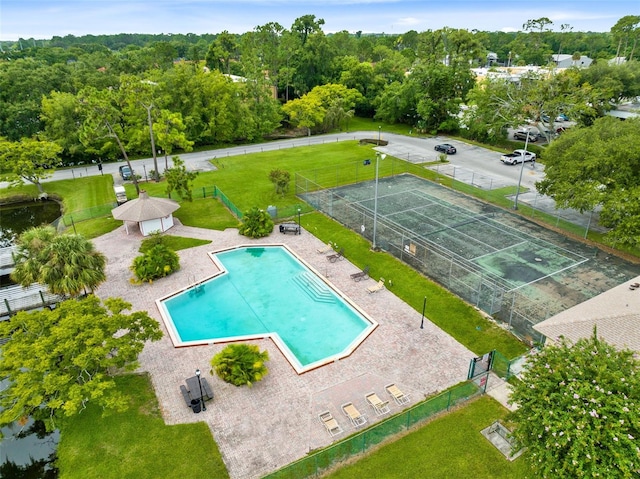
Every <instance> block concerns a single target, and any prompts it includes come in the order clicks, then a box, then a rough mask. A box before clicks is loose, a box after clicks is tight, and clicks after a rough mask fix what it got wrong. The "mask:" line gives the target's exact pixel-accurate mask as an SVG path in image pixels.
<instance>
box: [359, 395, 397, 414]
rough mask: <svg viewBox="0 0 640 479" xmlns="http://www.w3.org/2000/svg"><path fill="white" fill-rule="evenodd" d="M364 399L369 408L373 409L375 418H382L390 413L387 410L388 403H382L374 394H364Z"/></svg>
mask: <svg viewBox="0 0 640 479" xmlns="http://www.w3.org/2000/svg"><path fill="white" fill-rule="evenodd" d="M364 398H365V399H366V400H367V403H369V406H371V407H372V408H373V412H375V413H376V415H377V416H383V415H385V414H388V413H389V412H391V410H390V409H389V401H383V400H382V399H380V398H379V397H378V395H377V394H376V393H374V392H370V393H368V394H365V396H364Z"/></svg>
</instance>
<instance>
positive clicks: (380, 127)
mask: <svg viewBox="0 0 640 479" xmlns="http://www.w3.org/2000/svg"><path fill="white" fill-rule="evenodd" d="M381 132H382V125H378V146H380V133H381Z"/></svg>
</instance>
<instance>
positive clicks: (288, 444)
mask: <svg viewBox="0 0 640 479" xmlns="http://www.w3.org/2000/svg"><path fill="white" fill-rule="evenodd" d="M175 221H176V226H174V227H173V228H171V229H170V230H169V231H167V234H172V235H178V236H185V237H191V238H201V239H208V240H211V241H212V243H211V244H209V245H204V246H199V247H196V248H191V249H188V250H183V251H179V252H178V254H179V256H180V265H181V269H180V270H179V271H177V272H176V273H174V274H172V275H171V276H169V277H167V278H163V279H160V280H158V281H154V282H153V283H152V284H143V285H134V284H131V282H130V281H129V279H130V278H131V275H132V274H131V271H130V270H129V266H130V265H131V262H132V261H133V258H134V257H135V256H137V255H138V254H139V253H138V248H139V246H140V243H141V241H142V239H143V238H142V236H141V235H140V233H139V232H137V231H135V232H134V231H131V229H130V233H131V234H129V235H127V234H126V232H125V230H124V227H120V228H118V229H117V230H115V231H113V232H111V233H109V234H106V235H104V236H101V237H99V238H96V239H95V240H93V242H94V244H95V246H96V248H97V249H98V250H99V251H101V252H102V253H103V254H105V255H106V257H107V259H108V262H107V269H106V273H107V281H106V282H105V283H104V284H102V285H101V286H100V287H99V288H98V290H97V291H96V293H97V295H98V296H99V297H101V298H107V297H110V296H117V297H121V298H123V299H125V300H126V301H128V302H130V303H131V304H132V305H133V308H132V309H133V310H134V311H135V310H145V311H148V312H149V315H150V316H151V317H153V318H155V319H157V320H158V323H159V324H160V327H161V328H162V330H163V332H164V333H165V335H164V337H163V338H162V339H161V340H160V341H157V342H154V343H148V344H147V345H146V346H145V348H144V351H143V352H142V354H141V355H140V358H139V359H140V364H141V366H140V371H145V372H148V373H149V374H150V376H151V380H152V382H153V386H154V388H155V391H156V394H157V397H158V401H159V403H160V409H161V411H162V415H163V417H164V419H165V421H166V423H167V424H182V423H191V422H198V421H206V423H207V424H208V426H209V428H210V429H211V432H212V434H213V437H214V439H215V441H216V443H217V444H218V447H219V448H220V451H221V453H222V457H223V459H224V462H225V464H226V466H227V469H228V471H229V475H230V477H231V479H253V478H260V477H263V476H264V475H266V474H268V473H270V472H273V471H275V470H277V469H279V468H281V467H283V466H285V465H287V464H289V463H290V462H293V461H295V460H297V459H300V458H302V457H304V456H305V455H306V454H307V453H309V452H310V451H313V450H315V449H319V448H323V447H325V446H328V445H329V444H331V443H332V442H335V441H339V440H340V439H342V438H343V437H346V436H347V435H350V434H351V433H352V432H354V428H353V427H352V426H351V424H350V423H349V420H348V419H347V417H346V416H345V415H344V414H343V412H342V410H341V409H340V406H341V404H344V403H345V402H353V404H354V405H355V406H356V407H357V408H358V409H359V410H360V412H362V413H364V414H365V415H366V416H367V419H368V423H369V424H371V423H374V422H377V421H379V420H381V419H384V418H378V417H377V416H376V415H375V414H373V411H372V409H371V407H369V406H368V405H367V403H366V401H365V394H366V393H368V392H371V391H375V392H376V393H378V396H380V397H381V398H383V399H390V398H389V397H388V396H387V394H386V391H385V390H384V386H385V385H386V384H389V383H395V384H396V385H398V387H399V388H400V389H401V390H402V391H403V392H404V393H406V394H409V395H410V397H411V401H410V402H409V403H408V404H407V405H406V406H403V407H402V408H406V407H409V406H411V405H413V404H415V403H416V402H418V401H420V400H422V399H424V398H425V397H427V396H431V395H433V394H435V393H437V392H440V391H442V390H444V389H446V388H448V387H450V386H452V385H454V384H457V383H459V382H461V381H463V380H464V379H465V378H466V375H467V370H468V367H469V360H470V359H471V358H472V357H474V356H475V355H474V354H473V353H472V352H471V351H469V350H467V349H466V348H465V347H463V346H462V345H461V344H459V343H458V342H457V341H455V340H454V339H453V338H451V337H450V336H449V335H448V334H446V333H445V332H443V331H442V330H441V329H439V328H438V327H436V326H435V325H433V324H432V323H431V322H430V321H425V324H424V329H420V319H421V314H420V313H419V312H417V311H415V310H414V309H412V308H411V307H409V306H408V305H407V304H405V303H404V302H403V301H401V300H400V299H398V298H397V297H396V296H395V295H393V292H392V291H393V286H391V287H390V288H391V290H388V289H386V288H385V289H383V290H381V291H378V292H376V293H374V294H370V293H368V292H367V288H368V287H370V286H372V285H374V284H375V282H376V281H375V280H374V279H368V280H366V281H359V282H355V281H353V280H352V279H351V278H350V275H351V274H352V273H355V272H357V271H359V268H358V267H356V266H354V265H353V264H351V263H350V262H349V261H348V260H346V259H343V260H340V261H337V262H335V263H330V262H329V261H327V259H326V255H325V254H318V252H317V250H318V249H321V248H323V247H324V244H323V243H322V242H320V241H319V240H318V239H317V238H315V237H314V236H313V235H311V234H309V233H307V232H306V231H304V230H303V231H302V234H301V235H290V234H281V233H279V232H278V230H277V228H276V229H275V230H274V233H272V234H271V235H270V236H269V237H267V238H262V239H260V240H251V239H249V238H246V237H244V236H240V235H239V234H238V232H237V230H236V229H229V230H226V231H212V230H205V229H199V228H192V227H186V226H183V225H180V224H179V222H178V221H177V220H175ZM264 243H282V244H286V245H287V246H288V247H289V248H291V249H292V250H293V251H295V252H296V254H297V255H298V256H300V257H301V258H303V259H304V260H305V261H306V262H308V263H309V264H310V265H312V266H313V267H314V268H315V269H316V270H317V271H318V272H319V273H320V274H323V275H325V276H326V277H327V279H328V280H329V281H330V282H331V283H332V284H333V285H334V286H335V287H336V288H338V289H339V290H341V291H342V292H343V293H345V294H346V295H347V296H349V297H350V298H351V299H352V300H353V301H354V302H355V303H356V304H358V305H359V306H360V307H361V308H362V309H363V310H364V311H365V312H367V313H368V314H369V315H370V316H371V317H372V318H373V319H375V320H376V321H378V323H379V326H378V328H377V329H376V330H375V331H374V332H373V333H372V334H371V335H370V336H369V337H368V338H367V339H366V340H365V341H364V342H363V343H362V344H361V345H360V346H359V347H358V348H357V349H356V350H355V351H354V353H353V354H352V355H351V356H349V357H347V358H345V359H342V360H340V361H337V362H334V363H332V364H329V365H326V366H323V367H321V368H318V369H315V370H313V371H310V372H307V373H305V374H302V375H298V374H297V373H296V372H295V371H294V369H293V368H292V367H291V365H290V364H289V363H288V362H287V360H286V359H285V358H284V356H283V355H282V354H281V353H280V351H279V350H278V348H277V347H276V346H275V345H274V344H273V343H272V342H271V341H270V340H268V339H262V340H256V341H253V342H254V343H255V344H258V345H259V347H260V349H261V350H264V349H266V350H268V351H269V356H270V360H269V362H268V363H267V366H268V368H269V373H268V375H267V376H266V377H265V378H264V379H263V380H262V381H260V382H259V383H256V384H255V385H254V386H253V387H251V388H247V387H236V386H233V385H231V384H228V383H225V382H223V381H222V380H220V379H219V378H218V377H216V376H211V375H210V373H209V370H210V366H209V362H210V360H211V358H212V357H213V356H214V355H215V354H216V353H218V352H219V351H220V350H222V349H223V348H224V345H223V344H216V345H206V346H193V347H184V348H174V347H173V345H172V343H171V340H170V339H169V336H168V335H167V331H166V329H165V326H164V323H163V321H162V319H161V317H160V313H159V311H158V309H157V307H156V304H155V300H156V299H158V298H160V297H163V296H165V295H167V294H170V293H172V292H174V291H176V290H177V289H179V288H181V287H184V286H187V285H188V284H190V283H192V282H193V281H198V280H201V279H203V278H206V277H209V276H211V275H212V274H213V273H214V272H215V271H216V267H215V265H214V264H213V262H212V261H211V260H210V259H209V257H208V256H207V253H208V252H210V251H213V250H218V249H223V248H228V247H232V246H235V245H239V244H256V245H257V244H264ZM347 254H348V252H347ZM382 276H384V277H385V278H386V279H387V280H389V279H390V280H391V281H392V282H393V278H387V277H386V276H385V275H384V274H383V275H382ZM376 279H377V278H376ZM452 320H455V318H452ZM196 369H200V370H202V371H203V374H205V375H206V377H207V379H208V381H209V383H210V384H211V386H212V388H213V391H214V394H215V398H214V400H213V401H209V402H207V404H206V406H207V410H206V411H202V412H201V413H199V414H194V413H193V412H192V411H191V409H190V408H188V407H187V406H186V405H185V402H184V399H183V397H182V395H181V393H180V389H179V387H180V385H181V384H184V381H185V379H186V378H188V377H190V376H193V375H194V371H195V370H196ZM390 405H391V406H390V407H391V414H394V413H397V412H399V411H400V410H401V408H400V407H399V406H397V405H396V404H395V403H394V402H393V401H391V402H390ZM326 410H329V411H330V412H331V413H332V414H333V416H334V418H336V420H337V421H338V423H339V424H340V425H341V426H342V428H343V430H344V432H343V433H342V434H339V435H337V436H335V437H333V438H332V437H330V436H329V434H328V433H327V432H326V430H325V429H324V427H323V426H322V424H321V423H320V421H319V419H318V414H319V413H321V412H323V411H326Z"/></svg>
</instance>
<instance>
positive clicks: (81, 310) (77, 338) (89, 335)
mask: <svg viewBox="0 0 640 479" xmlns="http://www.w3.org/2000/svg"><path fill="white" fill-rule="evenodd" d="M130 308H131V305H130V304H129V303H126V302H125V301H123V300H122V299H119V298H110V299H107V300H105V301H104V304H101V303H100V300H99V299H98V298H97V297H95V296H88V297H86V298H84V299H82V300H69V301H64V302H62V303H60V304H59V305H58V307H57V308H55V309H54V310H52V311H51V310H48V309H44V310H41V311H32V312H24V311H21V312H19V313H17V314H16V315H14V316H12V317H11V318H10V319H8V320H7V321H0V337H2V338H9V341H7V343H6V344H4V345H3V346H2V355H0V377H3V378H4V377H6V378H8V384H9V386H8V388H7V389H5V390H4V391H3V392H2V395H1V396H0V406H1V407H0V410H1V412H0V425H7V424H10V423H11V422H13V421H16V420H18V419H20V418H23V417H26V416H31V417H33V418H34V419H40V420H43V421H44V423H45V425H46V426H47V429H53V428H55V427H56V424H57V423H58V422H59V420H60V419H62V418H64V417H69V416H72V415H74V414H78V413H79V412H81V411H82V410H83V409H84V408H85V407H86V405H87V404H88V403H89V402H93V403H95V404H97V405H99V406H100V407H102V408H104V410H105V411H108V410H116V411H123V410H125V409H126V408H127V407H128V400H127V397H126V394H125V393H123V392H121V391H117V390H116V385H115V382H114V380H113V375H114V374H116V373H117V372H118V371H120V370H123V369H124V370H130V371H131V370H134V369H135V368H136V366H137V363H136V361H137V358H138V355H139V354H140V352H141V351H142V348H143V347H144V343H145V342H146V341H149V340H151V341H157V340H159V339H160V338H161V337H162V332H161V331H160V328H159V326H158V323H157V321H155V320H154V319H152V318H151V317H149V315H148V314H147V313H146V312H140V311H138V312H134V313H131V314H126V313H125V311H126V310H129V309H130Z"/></svg>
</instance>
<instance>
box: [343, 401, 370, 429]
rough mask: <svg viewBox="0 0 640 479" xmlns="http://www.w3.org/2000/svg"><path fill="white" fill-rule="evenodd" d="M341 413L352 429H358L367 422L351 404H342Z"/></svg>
mask: <svg viewBox="0 0 640 479" xmlns="http://www.w3.org/2000/svg"><path fill="white" fill-rule="evenodd" d="M342 412H344V414H345V416H347V417H348V418H349V420H350V421H351V424H353V427H360V426H362V425H364V424H366V422H367V418H366V417H365V416H364V415H363V414H361V413H360V411H358V410H357V409H356V407H355V406H354V405H353V403H352V402H348V403H345V404H343V405H342Z"/></svg>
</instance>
